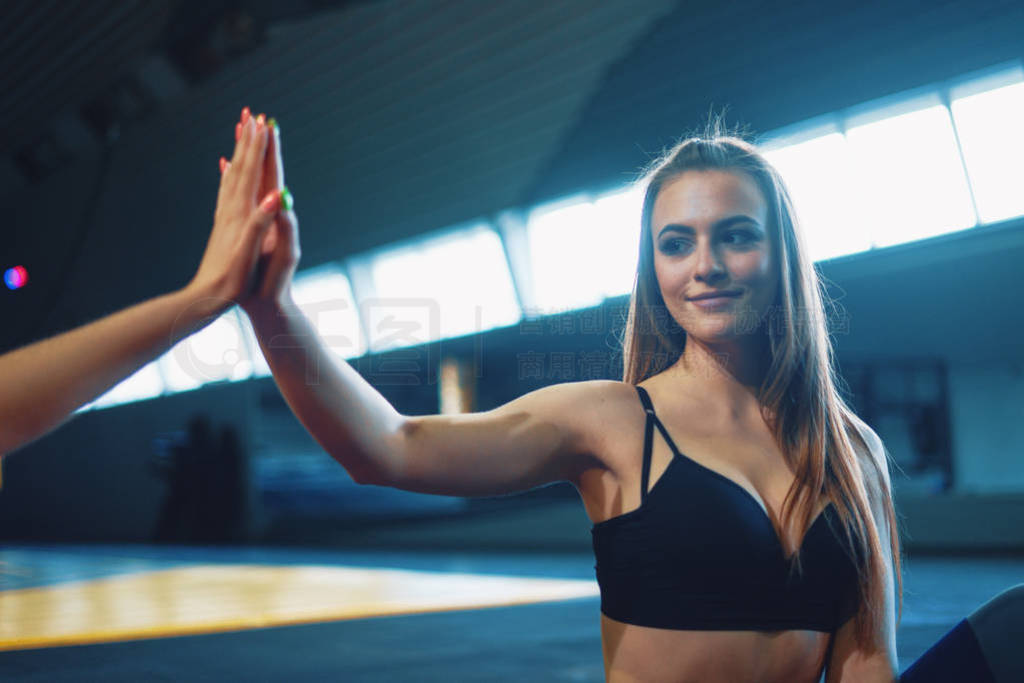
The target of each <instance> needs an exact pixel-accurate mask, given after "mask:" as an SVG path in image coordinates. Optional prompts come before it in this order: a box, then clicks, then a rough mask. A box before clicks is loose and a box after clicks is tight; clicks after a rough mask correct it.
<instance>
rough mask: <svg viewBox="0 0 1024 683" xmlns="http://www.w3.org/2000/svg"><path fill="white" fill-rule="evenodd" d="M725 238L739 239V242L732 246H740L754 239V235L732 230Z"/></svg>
mask: <svg viewBox="0 0 1024 683" xmlns="http://www.w3.org/2000/svg"><path fill="white" fill-rule="evenodd" d="M726 237H729V238H731V237H739V238H740V242H734V244H742V243H743V242H750V241H752V240H753V239H754V235H753V234H752V233H751V232H750V231H748V230H733V231H731V232H729V233H728V234H727V235H726Z"/></svg>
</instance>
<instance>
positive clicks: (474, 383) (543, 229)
mask: <svg viewBox="0 0 1024 683" xmlns="http://www.w3.org/2000/svg"><path fill="white" fill-rule="evenodd" d="M2 21H3V26H4V31H3V35H4V38H3V47H2V51H0V92H2V93H3V106H2V107H0V193H2V194H3V200H4V202H3V204H4V206H5V209H6V210H5V220H4V223H3V227H2V230H0V271H3V272H4V273H5V283H6V285H7V286H6V287H4V288H0V321H2V324H0V350H7V349H12V348H15V347H18V346H20V345H22V344H26V343H28V342H31V341H34V340H37V339H41V338H43V337H46V336H49V335H51V334H54V333H57V332H60V331H63V330H66V329H69V328H71V327H74V326H76V325H79V324H83V323H85V322H88V321H90V320H93V319H95V318H97V317H99V316H102V315H105V314H107V313H111V312H113V311H115V310H118V309H120V308H123V307H125V306H128V305H130V304H133V303H136V302H139V301H141V300H143V299H146V298H149V297H152V296H156V295H159V294H163V293H166V292H169V291H171V290H173V289H176V288H179V287H182V286H184V285H185V284H186V283H187V282H188V280H189V279H190V277H191V276H192V274H193V273H194V271H195V269H196V267H197V265H198V262H199V258H200V255H201V254H202V252H203V249H204V248H205V244H206V239H207V236H208V234H209V229H210V227H211V224H212V214H213V208H214V205H215V200H216V191H217V185H218V182H219V173H218V166H217V161H218V158H219V157H220V156H221V155H224V156H228V157H230V154H231V150H232V148H233V145H234V137H233V130H234V124H235V121H237V120H238V117H239V111H240V110H241V108H242V107H243V106H249V107H251V108H252V111H253V112H254V113H259V112H265V113H267V115H268V116H274V117H275V118H276V119H277V120H278V122H279V124H280V126H281V137H282V148H283V153H284V159H285V167H286V170H287V182H288V186H289V188H290V189H291V190H292V192H293V194H294V196H295V199H296V211H297V213H298V215H299V218H300V220H301V226H300V232H301V244H302V261H301V263H300V266H299V273H298V274H297V276H296V290H297V292H296V294H297V298H298V299H299V301H300V303H301V304H302V306H303V307H304V310H306V312H307V314H308V315H309V316H310V318H311V320H313V321H314V322H315V324H316V325H317V327H318V329H319V330H320V331H321V333H322V335H323V336H324V339H325V340H326V341H327V342H328V343H329V344H330V346H331V349H332V350H333V351H334V352H335V353H336V354H337V357H338V360H339V362H349V363H351V364H352V365H353V367H355V368H356V369H357V370H358V371H359V372H360V373H361V374H362V375H363V376H364V377H365V378H366V379H367V380H368V381H369V382H370V383H372V384H373V385H374V386H375V387H376V388H377V389H379V390H380V391H381V392H382V393H383V394H384V395H385V397H387V398H388V400H389V401H391V402H392V404H393V405H394V406H395V407H396V408H397V409H398V410H399V411H400V412H402V413H405V414H409V415H415V414H428V413H454V412H466V411H483V410H488V409H491V408H493V407H496V406H498V405H500V404H502V403H505V402H507V401H510V400H512V399H514V398H516V397H518V396H520V395H522V394H524V393H527V392H529V391H531V390H534V389H536V388H538V387H541V386H544V385H547V384H551V383H556V382H565V381H579V380H587V379H596V378H611V379H620V378H621V371H622V358H621V353H620V345H619V335H620V333H621V331H622V327H623V325H624V320H625V313H626V306H627V303H628V294H629V292H630V291H631V288H632V285H633V276H634V273H635V269H636V257H637V243H638V236H639V195H638V194H637V193H636V191H635V190H633V189H631V185H630V183H631V181H632V180H634V179H635V178H636V177H637V174H638V171H639V170H640V169H641V168H642V167H643V166H644V165H645V164H646V163H647V162H649V161H650V160H651V159H652V158H653V157H654V156H655V155H657V154H658V153H659V152H660V151H661V150H662V149H663V148H665V147H666V146H669V145H671V144H672V143H673V142H675V141H676V140H677V139H679V138H680V137H683V136H684V135H686V134H688V133H692V132H695V131H697V130H699V129H700V127H701V126H702V124H703V123H704V122H705V121H706V120H707V118H708V115H709V113H721V112H724V113H725V118H726V121H727V122H728V123H729V124H730V125H734V126H742V127H744V129H745V130H746V131H747V132H748V134H749V137H750V138H751V139H752V140H754V141H755V142H758V143H759V144H760V145H762V147H763V149H764V150H765V151H766V154H767V156H768V158H769V160H770V161H772V162H773V163H775V164H776V165H777V167H778V168H779V169H780V171H781V172H782V174H783V177H784V178H785V180H786V181H787V183H788V184H789V187H790V189H791V191H792V193H793V196H794V200H795V203H796V208H797V211H798V215H799V217H800V219H801V220H802V223H803V231H804V234H805V237H806V240H807V243H808V244H809V246H810V249H811V252H812V255H813V257H814V258H815V260H816V267H817V268H818V270H819V272H820V273H821V275H822V276H823V277H824V278H825V281H826V282H827V285H828V289H829V292H830V294H831V295H832V297H833V298H834V301H835V305H834V306H833V307H831V308H830V309H829V312H828V316H829V328H830V331H831V333H832V339H833V342H834V344H835V349H836V353H837V358H838V364H839V369H840V372H841V374H842V376H843V378H844V380H845V383H846V385H847V391H848V396H849V400H850V402H851V404H852V405H853V406H854V407H855V409H856V411H857V412H858V414H859V415H861V417H863V418H864V419H865V420H866V421H867V422H868V423H869V424H870V425H872V426H873V427H874V428H875V429H876V431H877V432H878V433H879V435H880V436H881V438H882V439H883V441H884V442H885V444H886V446H887V448H888V449H889V451H890V453H891V455H892V457H893V460H894V461H895V462H896V463H897V464H898V465H899V468H900V470H899V471H896V470H894V471H893V485H894V489H895V497H896V506H897V511H898V513H899V514H900V515H901V517H902V518H903V519H904V524H905V526H906V529H907V532H908V533H907V536H906V537H905V538H904V544H905V549H906V551H907V552H908V554H909V555H910V556H914V555H915V554H917V555H919V556H926V555H928V554H939V555H941V556H943V557H951V556H956V555H971V556H975V555H979V554H980V555H986V554H987V555H1016V556H1019V555H1020V554H1021V553H1024V461H1022V458H1021V455H1022V449H1024V344H1022V343H1021V336H1022V334H1024V313H1022V310H1021V305H1022V304H1021V300H1020V296H1019V291H1020V286H1021V283H1022V280H1021V266H1022V264H1024V166H1022V164H1021V158H1022V157H1024V61H1022V60H1024V51H1022V50H1024V48H1022V45H1024V43H1022V42H1021V30H1020V27H1021V26H1024V5H1022V4H1021V3H1019V2H1016V1H1010V0H978V1H974V2H964V1H938V2H936V1H929V2H921V1H918V0H888V1H886V2H881V1H874V0H869V1H863V0H862V1H858V2H845V1H844V2H830V3H821V2H810V1H803V0H798V1H794V2H777V3H766V2H755V1H753V0H740V1H738V2H729V3H718V2H705V1H688V2H680V1H679V0H641V1H631V2H593V1H590V2H588V1H585V0H555V1H547V2H541V1H539V0H504V1H502V2H495V3H480V2H472V1H470V0H406V1H397V0H379V1H370V0H364V1H358V0H350V1H347V2H345V1H338V2H331V1H329V0H320V1H317V0H308V1H306V2H293V3H270V2H264V1H248V2H246V1H238V2H226V1H221V2H216V1H215V2H201V3H200V2H194V1H191V0H189V1H182V2H148V1H147V2H143V1H141V0H138V1H135V2H131V1H124V2H121V1H119V2H98V1H92V2H42V1H39V0H34V1H32V2H28V1H23V2H7V3H5V4H4V8H3V10H2ZM640 447H641V444H638V445H637V449H638V450H637V453H638V457H639V453H640ZM196 482H203V483H202V485H201V486H200V485H196V484H195V483H196ZM0 540H3V541H5V542H8V543H14V542H17V543H57V542H60V543H121V544H124V543H128V544H150V543H178V544H193V545H195V544H200V545H201V544H215V545H222V544H235V545H263V546H268V545H299V546H302V547H307V548H310V547H312V548H316V547H324V548H367V547H377V548H384V547H386V548H401V549H416V548H424V549H428V548H429V549H443V548H452V549H460V550H466V549H479V550H490V551H497V550H505V551H531V552H532V551H538V550H539V551H544V552H582V553H586V552H587V551H589V548H590V535H589V521H588V519H587V517H586V515H585V513H584V511H583V508H582V505H580V501H579V497H578V495H577V493H576V491H575V490H574V489H573V488H572V487H571V485H569V484H568V483H559V484H553V485H550V486H546V487H542V488H540V489H535V490H532V491H527V492H522V493H519V494H515V495H510V496H501V497H496V498H476V499H462V498H448V497H439V496H427V495H419V494H415V493H409V492H403V491H398V490H393V489H386V488H382V487H374V486H357V485H356V484H354V483H353V482H352V481H351V479H350V478H349V477H348V475H347V474H346V472H345V471H344V470H343V469H342V468H341V467H340V466H338V465H337V463H336V462H335V461H333V460H332V459H331V458H330V457H329V456H327V455H326V454H325V453H324V452H323V451H322V450H321V449H320V448H319V446H318V445H317V444H316V443H315V442H314V441H313V440H312V439H311V438H310V437H309V436H308V434H307V433H306V432H305V430H304V429H303V428H302V426H301V425H300V424H299V423H298V421H297V420H296V419H295V418H294V416H293V415H292V413H291V412H290V410H289V408H288V407H287V405H286V404H285V403H284V401H283V400H282V398H281V396H280V394H279V392H278V390H277V388H276V386H275V384H274V382H273V379H272V378H270V377H269V376H268V370H267V367H266V364H265V363H264V362H263V359H262V357H261V355H260V353H259V350H258V347H257V345H256V342H255V339H254V337H253V335H252V332H251V329H250V328H249V327H248V324H247V320H246V318H245V316H244V314H241V313H240V312H239V311H236V310H231V311H229V312H228V313H226V314H225V315H224V316H222V317H221V318H220V319H219V320H217V321H216V322H214V323H213V324H211V325H210V326H209V327H208V328H206V329H204V330H203V331H202V332H200V333H199V334H197V335H195V336H194V337H192V338H190V339H188V340H186V341H184V342H182V343H181V344H179V345H178V346H177V347H175V348H174V349H172V350H171V351H169V352H168V353H167V354H166V355H165V356H163V357H162V358H160V359H159V360H158V361H156V362H154V363H152V364H150V365H148V366H146V367H144V368H143V369H141V370H140V371H139V372H138V373H136V374H135V375H133V376H131V377H129V378H128V379H126V380H125V381H124V382H123V383H121V384H120V385H119V386H117V387H115V388H114V389H112V390H111V391H110V392H109V393H107V394H106V395H104V396H102V397H100V398H99V399H97V400H96V401H95V402H94V403H93V404H91V405H89V406H85V407H84V408H83V409H82V410H81V411H79V414H77V415H76V416H75V417H74V418H73V419H72V420H71V421H70V422H69V423H68V424H66V425H64V426H63V427H61V428H60V429H59V430H57V431H55V432H54V433H52V434H50V435H48V436H46V437H45V438H43V439H41V440H39V441H37V442H35V443H33V444H31V445H29V446H27V447H25V448H24V449H22V451H21V452H19V453H17V454H15V455H14V456H13V457H9V458H5V459H4V461H3V471H2V479H0Z"/></svg>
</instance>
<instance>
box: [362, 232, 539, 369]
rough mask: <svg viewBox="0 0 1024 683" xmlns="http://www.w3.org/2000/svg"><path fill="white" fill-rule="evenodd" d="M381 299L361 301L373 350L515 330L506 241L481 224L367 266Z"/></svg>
mask: <svg viewBox="0 0 1024 683" xmlns="http://www.w3.org/2000/svg"><path fill="white" fill-rule="evenodd" d="M370 270H371V272H372V276H373V286H374V291H375V293H376V295H377V296H376V297H375V298H374V299H372V300H367V301H363V302H361V303H362V306H363V313H364V319H365V320H366V324H367V329H368V330H369V333H370V346H371V348H372V349H373V350H374V351H380V350H384V349H392V348H401V347H405V346H414V345H418V344H424V343H427V342H430V341H435V340H437V339H441V338H448V337H458V336H462V335H466V334H474V333H477V332H480V331H484V330H488V329H492V328H495V327H503V326H507V325H512V324H515V323H516V322H517V321H518V320H519V318H520V311H519V307H518V304H517V302H516V294H515V288H514V286H513V284H512V276H511V274H510V273H509V269H508V262H507V260H506V258H505V253H504V250H503V249H502V245H501V240H500V238H499V237H498V235H497V233H495V232H494V231H493V230H492V229H490V228H489V227H488V226H486V225H483V224H480V225H475V226H473V227H472V228H469V229H465V230H459V231H455V232H452V233H450V234H447V235H444V236H443V237H439V238H433V239H429V240H425V241H420V242H417V243H416V244H412V245H408V246H404V247H400V248H396V249H394V250H389V251H386V252H384V253H381V254H380V255H378V256H375V257H374V258H373V259H372V260H371V263H370Z"/></svg>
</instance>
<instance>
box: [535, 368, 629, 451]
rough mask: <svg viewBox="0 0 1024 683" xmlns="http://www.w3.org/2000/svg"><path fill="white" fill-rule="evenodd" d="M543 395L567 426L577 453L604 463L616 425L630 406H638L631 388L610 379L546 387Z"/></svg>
mask: <svg viewBox="0 0 1024 683" xmlns="http://www.w3.org/2000/svg"><path fill="white" fill-rule="evenodd" d="M546 391H547V392H548V394H549V397H550V400H551V401H552V402H555V403H557V404H558V407H559V408H560V409H561V410H562V414H563V415H564V416H565V419H567V420H568V421H569V422H570V424H569V427H570V428H571V429H572V431H573V432H574V433H575V434H576V435H577V438H578V441H577V443H578V448H579V450H580V451H582V452H586V453H589V454H591V455H593V456H594V457H595V458H597V459H599V460H603V456H602V454H603V453H605V452H606V448H605V445H606V443H607V442H608V439H609V438H610V436H611V435H613V434H614V433H615V428H616V424H617V423H618V422H619V421H621V420H622V419H623V416H624V414H625V413H626V412H627V411H626V409H627V408H628V407H629V405H630V404H631V403H636V402H637V399H636V389H634V388H633V386H632V385H630V384H626V383H625V382H620V381H618V380H611V379H599V380H586V381H581V382H565V383H562V384H555V385H552V386H550V387H546Z"/></svg>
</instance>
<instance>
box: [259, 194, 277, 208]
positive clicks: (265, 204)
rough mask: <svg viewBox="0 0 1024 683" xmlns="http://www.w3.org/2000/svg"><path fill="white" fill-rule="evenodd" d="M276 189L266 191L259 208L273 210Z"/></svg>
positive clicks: (275, 201) (275, 204)
mask: <svg viewBox="0 0 1024 683" xmlns="http://www.w3.org/2000/svg"><path fill="white" fill-rule="evenodd" d="M277 202H278V198H277V190H271V191H270V192H268V193H267V196H266V197H264V198H263V201H262V202H260V208H261V209H263V210H264V211H273V210H274V207H275V206H277Z"/></svg>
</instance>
